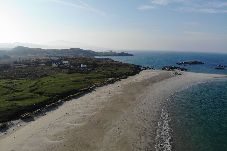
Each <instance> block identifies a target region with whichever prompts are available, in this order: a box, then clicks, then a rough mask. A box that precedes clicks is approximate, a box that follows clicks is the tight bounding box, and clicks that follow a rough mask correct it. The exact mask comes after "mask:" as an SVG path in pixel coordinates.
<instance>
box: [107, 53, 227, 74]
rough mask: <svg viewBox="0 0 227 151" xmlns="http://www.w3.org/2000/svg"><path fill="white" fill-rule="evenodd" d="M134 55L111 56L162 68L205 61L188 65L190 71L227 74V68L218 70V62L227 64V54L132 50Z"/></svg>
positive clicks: (115, 58)
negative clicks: (183, 62)
mask: <svg viewBox="0 0 227 151" xmlns="http://www.w3.org/2000/svg"><path fill="white" fill-rule="evenodd" d="M132 53H133V54H134V56H124V57H120V56H116V57H109V58H112V59H114V60H117V61H122V62H126V63H133V64H137V65H142V66H149V67H154V68H155V69H160V68H162V67H163V66H166V65H175V66H176V62H180V61H187V60H199V61H203V62H204V63H205V64H204V65H193V66H186V68H187V69H188V70H189V71H192V72H203V73H219V74H227V70H216V69H214V67H215V66H216V65H218V64H222V65H226V66H227V54H214V53H189V52H132Z"/></svg>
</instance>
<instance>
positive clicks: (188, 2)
mask: <svg viewBox="0 0 227 151" xmlns="http://www.w3.org/2000/svg"><path fill="white" fill-rule="evenodd" d="M15 42H20V43H33V44H40V45H52V46H56V47H60V46H65V47H89V48H94V49H115V50H117V49H120V50H174V51H220V52H227V0H0V43H15Z"/></svg>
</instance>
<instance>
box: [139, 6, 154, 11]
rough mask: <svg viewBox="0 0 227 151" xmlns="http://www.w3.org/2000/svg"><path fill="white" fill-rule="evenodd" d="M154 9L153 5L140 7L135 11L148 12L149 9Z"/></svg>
mask: <svg viewBox="0 0 227 151" xmlns="http://www.w3.org/2000/svg"><path fill="white" fill-rule="evenodd" d="M154 8H155V7H154V6H153V5H141V6H139V7H138V8H137V9H138V10H150V9H154Z"/></svg>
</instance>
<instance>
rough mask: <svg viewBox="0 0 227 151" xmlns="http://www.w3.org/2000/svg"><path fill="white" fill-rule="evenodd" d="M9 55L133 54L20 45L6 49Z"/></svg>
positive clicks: (24, 56) (88, 55)
mask: <svg viewBox="0 0 227 151" xmlns="http://www.w3.org/2000/svg"><path fill="white" fill-rule="evenodd" d="M4 54H6V55H7V56H10V57H14V58H15V57H22V58H26V57H47V56H56V57H60V56H78V57H95V56H132V54H128V53H125V52H120V53H118V52H113V51H108V52H95V51H92V50H84V49H80V48H70V49H42V48H29V47H24V46H18V47H15V48H13V49H12V50H10V51H5V53H4Z"/></svg>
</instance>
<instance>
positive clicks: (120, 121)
mask: <svg viewBox="0 0 227 151" xmlns="http://www.w3.org/2000/svg"><path fill="white" fill-rule="evenodd" d="M216 77H217V78H222V77H223V78H224V77H226V75H213V74H201V73H190V72H183V75H178V76H176V75H174V74H173V72H167V71H159V70H155V71H142V72H141V73H139V74H138V75H135V76H131V77H128V78H127V79H123V80H121V81H117V82H115V83H113V84H109V85H106V86H102V87H99V88H96V89H95V90H94V91H93V92H91V93H88V94H86V95H84V96H82V97H80V98H77V99H73V100H72V101H68V102H65V103H63V105H61V106H59V107H58V108H57V109H56V110H53V111H49V112H47V113H46V115H44V116H41V117H38V118H37V119H36V120H35V121H32V122H29V123H27V124H25V125H24V126H20V127H19V129H18V130H15V131H13V132H11V133H9V134H6V135H4V136H2V137H0V146H1V148H2V149H3V150H5V151H7V150H13V149H14V150H17V151H20V150H25V151H26V150H32V151H33V150H34V151H38V150H59V151H61V150H81V151H83V150H125V151H127V150H146V149H153V148H154V144H155V142H154V140H150V139H149V138H150V137H151V136H154V135H155V130H156V126H157V123H155V122H154V121H155V120H156V119H157V117H158V116H159V113H160V106H161V105H162V102H163V100H165V99H167V98H168V97H169V96H170V95H171V94H173V93H175V92H176V91H177V90H180V89H181V88H183V87H185V86H186V87H187V86H190V85H192V84H196V83H198V82H204V81H209V80H212V79H213V78H216ZM148 129H149V130H148ZM35 135H36V136H35Z"/></svg>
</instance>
